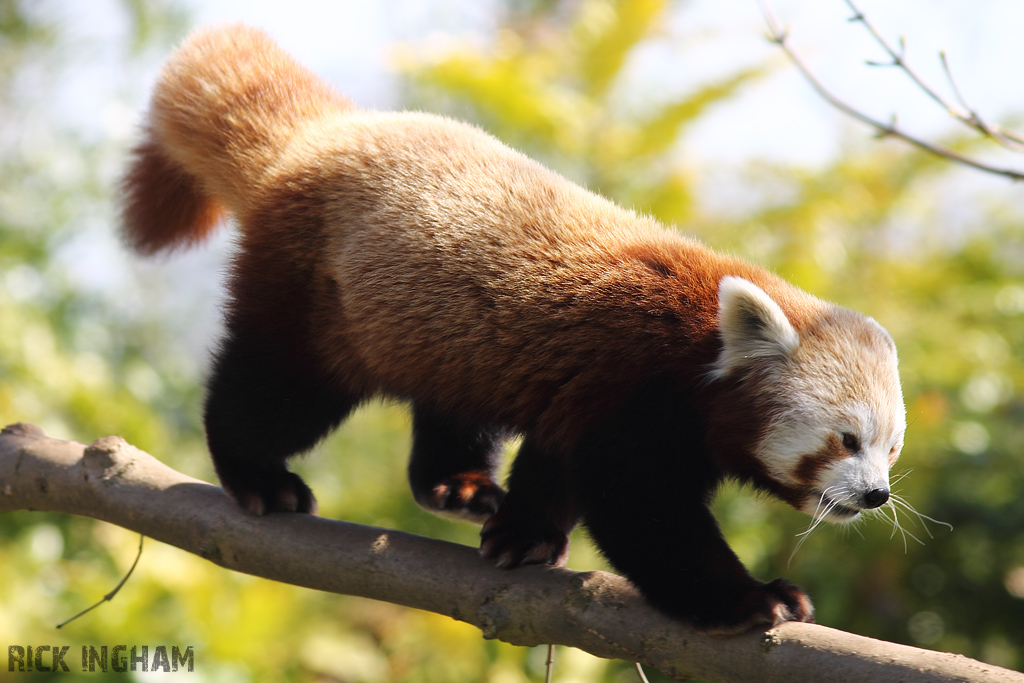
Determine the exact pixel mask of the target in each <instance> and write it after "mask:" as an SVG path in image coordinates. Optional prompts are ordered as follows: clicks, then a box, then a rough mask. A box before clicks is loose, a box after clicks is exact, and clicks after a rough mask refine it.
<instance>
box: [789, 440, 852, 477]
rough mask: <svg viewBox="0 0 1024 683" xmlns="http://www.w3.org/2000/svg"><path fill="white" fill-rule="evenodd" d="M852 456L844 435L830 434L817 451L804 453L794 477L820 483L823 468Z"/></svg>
mask: <svg viewBox="0 0 1024 683" xmlns="http://www.w3.org/2000/svg"><path fill="white" fill-rule="evenodd" d="M848 457H850V450H849V449H848V448H846V447H845V446H844V445H843V440H842V437H840V436H839V435H838V434H830V435H829V436H828V438H827V439H826V440H825V445H824V446H822V447H821V449H820V450H819V451H818V452H816V453H811V454H809V455H804V456H802V457H801V458H800V462H799V464H797V466H796V469H795V470H794V471H793V478H794V479H796V480H797V481H799V482H800V483H801V484H805V485H807V486H813V485H815V484H817V483H818V477H819V476H820V475H821V472H822V470H824V469H825V468H827V467H829V466H830V465H832V464H833V463H837V462H839V461H841V460H845V459H846V458H848Z"/></svg>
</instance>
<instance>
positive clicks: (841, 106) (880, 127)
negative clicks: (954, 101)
mask: <svg viewBox="0 0 1024 683" xmlns="http://www.w3.org/2000/svg"><path fill="white" fill-rule="evenodd" d="M760 2H761V10H762V12H763V13H764V16H765V21H766V22H767V23H768V31H769V36H768V40H770V41H771V42H773V43H775V44H776V45H778V46H779V47H781V48H782V50H783V52H785V53H786V55H787V56H788V57H789V59H790V61H792V62H793V65H794V66H796V68H797V69H798V70H799V71H800V73H801V74H803V76H804V78H805V79H806V80H807V82H808V83H810V84H811V86H812V87H813V88H814V89H815V91H817V93H818V94H819V95H821V97H822V98H823V99H824V100H825V101H826V102H828V103H829V104H831V105H832V106H833V107H835V108H836V109H838V110H839V111H841V112H843V113H844V114H846V115H847V116H850V117H852V118H855V119H857V120H858V121H861V122H862V123H866V124H867V125H869V126H871V127H872V128H874V129H875V130H876V131H877V132H878V135H879V137H894V138H899V139H900V140H903V141H905V142H909V143H910V144H912V145H914V146H915V147H918V148H919V149H922V150H924V151H926V152H928V153H930V154H934V155H936V156H939V157H942V158H944V159H948V160H950V161H953V162H956V163H958V164H963V165H965V166H970V167H971V168H975V169H977V170H979V171H984V172H986V173H992V174H995V175H1001V176H1004V177H1006V178H1009V179H1011V180H1024V172H1021V171H1017V170H1014V169H1012V168H1002V167H998V166H993V165H991V164H988V163H985V162H984V161H979V160H978V159H974V158H972V157H968V156H965V155H963V154H960V153H959V152H957V151H955V150H952V149H950V148H949V147H945V146H943V145H937V144H935V143H931V142H928V141H926V140H922V139H921V138H919V137H917V136H914V135H911V134H910V133H907V132H906V131H904V130H903V129H902V128H900V127H899V126H897V125H896V117H895V116H893V120H892V123H883V122H882V121H879V120H878V119H876V118H873V117H871V116H868V115H867V114H865V113H864V112H862V111H860V110H859V109H856V108H854V107H853V106H851V105H849V104H847V103H846V102H844V101H843V100H841V99H839V97H837V96H836V95H834V94H833V93H832V91H831V90H829V89H828V88H827V87H825V84H824V83H822V82H821V81H820V80H819V79H818V78H817V76H815V75H814V72H813V71H811V69H810V67H809V66H808V65H807V63H806V62H805V61H804V59H803V57H801V56H800V53H799V52H797V50H796V49H795V48H794V47H793V45H792V43H791V41H790V40H789V32H788V31H787V30H785V29H783V28H782V27H781V26H780V25H779V22H778V20H777V19H776V18H775V15H774V14H773V13H772V11H771V8H770V7H769V6H768V5H767V2H766V0H760ZM847 4H848V5H850V7H851V8H853V9H854V11H855V14H854V16H853V17H852V19H851V20H852V21H859V22H861V23H863V24H864V25H865V26H867V27H868V30H870V31H871V33H872V35H874V36H875V38H876V40H878V41H879V43H880V44H881V45H882V47H883V49H885V50H886V51H887V52H888V53H889V56H890V58H891V59H892V60H893V61H892V62H891V63H885V64H879V63H872V65H873V66H898V67H900V68H901V69H903V71H904V72H905V73H907V74H908V75H909V76H910V78H911V79H913V80H914V82H915V83H917V84H918V85H919V86H920V87H923V88H924V89H925V92H926V93H927V94H928V95H929V96H931V97H932V98H933V99H936V101H938V102H939V103H940V104H942V105H943V106H944V107H946V110H947V111H949V112H950V114H952V115H953V116H955V117H956V118H958V119H960V120H961V121H963V122H964V123H967V124H968V125H969V126H971V127H972V128H974V129H976V130H978V131H980V132H982V133H983V134H985V135H987V136H990V137H992V138H994V139H996V140H997V141H998V142H1000V143H1001V144H1003V146H1005V147H1009V148H1012V145H1015V144H1016V141H1015V137H1014V136H1015V135H1016V134H1014V133H1012V132H1010V131H1006V130H1005V129H1002V128H998V127H994V126H990V125H988V124H986V123H984V122H983V121H981V119H980V118H978V117H977V115H976V114H974V113H973V112H969V113H964V112H960V113H961V114H963V116H959V115H958V114H957V113H956V111H957V110H956V108H955V107H950V106H949V105H947V104H946V103H945V101H944V100H943V99H942V98H940V97H938V95H936V94H934V91H933V90H932V89H931V88H928V87H927V86H925V85H924V84H923V83H922V81H921V80H920V79H919V78H918V77H917V76H916V74H915V73H914V72H913V71H911V70H910V69H909V68H907V66H906V62H905V61H904V59H903V57H902V55H901V54H900V53H897V52H895V51H894V50H893V49H892V48H891V47H890V46H889V44H888V43H887V42H885V41H884V40H883V39H882V38H881V36H880V35H879V34H877V33H876V32H875V30H874V27H873V26H871V25H870V24H868V23H867V21H866V20H865V18H864V15H863V14H861V13H860V12H859V10H857V9H856V6H855V5H853V4H852V3H850V2H849V0H847ZM943 63H944V64H945V58H944V57H943Z"/></svg>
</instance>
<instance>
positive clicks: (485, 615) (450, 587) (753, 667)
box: [0, 424, 1024, 683]
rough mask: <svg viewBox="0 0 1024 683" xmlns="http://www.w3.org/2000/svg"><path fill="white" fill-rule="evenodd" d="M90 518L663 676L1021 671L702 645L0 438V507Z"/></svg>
mask: <svg viewBox="0 0 1024 683" xmlns="http://www.w3.org/2000/svg"><path fill="white" fill-rule="evenodd" d="M22 509H27V510H43V511H49V512H58V513H66V514H75V515H83V516H86V517H92V518H95V519H100V520H103V521H106V522H110V523H112V524H116V525H118V526H121V527H124V528H126V529H131V530H133V531H137V532H139V533H141V534H144V535H146V536H149V537H150V538H153V539H156V540H159V541H162V542H164V543H169V544H171V545H174V546H176V547H178V548H181V549H182V550H185V551H187V552H191V553H194V554H197V555H200V556H201V557H204V558H206V559H207V560H210V561H211V562H214V563H215V564H218V565H220V566H222V567H225V568H227V569H232V570H235V571H239V572H245V573H247V574H253V575H255V576H262V577H265V578H268V579H273V580H275V581H282V582H285V583H290V584H295V585H298V586H305V587H307V588H313V589H317V590H322V591H328V592H332V593H343V594H346V595H357V596H362V597H367V598H373V599H376V600H384V601H387V602H391V603H395V604H399V605H406V606H409V607H416V608H419V609H424V610H429V611H431V612H436V613H439V614H445V615H448V616H450V617H452V618H454V619H459V620H461V621H465V622H468V623H470V624H473V625H475V626H477V627H478V628H480V630H481V631H482V632H483V635H484V637H485V638H498V639H500V640H504V641H506V642H509V643H513V644H516V645H537V644H541V643H557V644H561V645H569V646H572V647H577V648H580V649H582V650H586V651H587V652H590V653H592V654H595V655H597V656H600V657H608V658H617V659H625V660H631V661H639V662H641V663H642V664H644V665H646V666H651V667H655V668H657V669H660V670H661V671H663V672H665V673H666V674H667V675H669V676H670V677H672V678H674V679H676V680H688V679H689V678H691V677H699V678H706V679H710V680H715V681H722V682H723V683H724V682H727V681H764V682H771V681H786V682H787V683H788V682H792V681H821V680H828V681H830V683H842V682H844V681H851V682H854V681H857V682H859V681H866V680H870V681H872V683H885V682H887V681H903V682H904V683H912V682H916V681H992V682H995V681H1002V682H1009V681H1016V682H1018V683H1024V674H1020V673H1016V672H1013V671H1009V670H1007V669H1001V668H999V667H995V666H991V665H988V664H984V663H982V662H978V661H975V660H972V659H968V658H967V657H963V656H960V655H953V654H949V653H942V652H933V651H929V650H922V649H918V648H913V647H908V646H905V645H896V644H893V643H887V642H883V641H878V640H873V639H870V638H864V637H862V636H857V635H853V634H850V633H845V632H843V631H837V630H835V629H830V628H826V627H824V626H818V625H814V624H798V623H787V624H783V625H782V626H780V627H778V628H775V629H772V630H771V631H768V632H767V633H748V634H745V635H743V636H739V637H733V638H715V637H710V636H706V635H704V634H701V633H699V632H697V631H694V630H693V629H692V628H689V627H688V626H687V625H686V624H682V623H679V622H676V621H674V620H671V619H668V618H666V617H664V616H662V615H660V614H658V613H657V612H654V611H653V610H652V609H651V608H650V607H648V606H647V605H646V604H645V603H644V601H643V599H642V598H641V597H640V596H639V594H638V593H637V592H636V590H635V589H634V588H633V587H632V586H631V585H630V584H629V583H628V582H627V581H626V580H625V579H622V578H621V577H618V576H615V575H614V574H609V573H607V572H601V571H594V572H574V571H570V570H567V569H553V568H540V567H526V568H522V569H518V570H514V571H503V570H499V569H495V568H494V567H492V566H490V565H489V564H488V563H486V562H483V561H482V560H480V559H479V558H478V557H477V553H476V550H475V549H472V548H467V547H465V546H460V545H455V544H452V543H446V542H443V541H437V540H432V539H427V538H423V537H419V536H414V535H411V534H406V533H402V532H399V531H392V530H388V529H379V528H375V527H368V526H362V525H358V524H350V523H347V522H341V521H335V520H329V519H322V518H318V517H312V516H309V515H290V514H274V515H268V516H266V517H262V518H257V517H253V516H250V515H247V514H244V513H243V512H241V511H240V510H239V509H238V508H237V507H236V506H235V505H234V504H233V503H232V502H231V501H230V500H229V499H228V498H227V496H226V495H225V494H224V492H223V491H222V490H221V489H220V488H219V487H217V486H213V485H211V484H208V483H206V482H203V481H199V480H197V479H192V478H190V477H188V476H185V475H183V474H181V473H179V472H176V471H174V470H172V469H171V468H169V467H167V466H166V465H164V464H162V463H161V462H159V461H158V460H156V459H155V458H153V457H152V456H150V455H148V454H146V453H143V452H142V451H140V450H138V449H136V448H134V447H133V446H130V445H129V444H127V443H125V442H124V441H123V440H122V439H120V438H118V437H106V438H103V439H100V440H98V441H96V442H95V443H93V444H92V445H91V446H84V445H82V444H79V443H75V442H73V441H60V440H57V439H51V438H49V437H47V436H46V435H45V434H43V432H42V431H41V430H40V429H38V428H37V427H34V426H32V425H24V424H19V425H12V426H10V427H7V428H6V429H4V430H3V432H2V433H0V512H8V511H12V510H22Z"/></svg>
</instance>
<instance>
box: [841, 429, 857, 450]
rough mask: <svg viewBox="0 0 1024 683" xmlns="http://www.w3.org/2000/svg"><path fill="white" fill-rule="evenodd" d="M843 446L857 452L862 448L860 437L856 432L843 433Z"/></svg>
mask: <svg viewBox="0 0 1024 683" xmlns="http://www.w3.org/2000/svg"><path fill="white" fill-rule="evenodd" d="M843 448H845V449H846V450H848V451H850V452H851V453H856V452H857V451H859V450H860V439H858V438H857V435H856V434H850V433H849V432H844V433H843Z"/></svg>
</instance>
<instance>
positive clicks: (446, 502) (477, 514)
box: [416, 472, 505, 524]
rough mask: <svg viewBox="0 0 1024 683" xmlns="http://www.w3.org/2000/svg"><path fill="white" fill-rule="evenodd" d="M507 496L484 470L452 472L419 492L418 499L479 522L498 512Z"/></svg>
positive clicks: (430, 506) (430, 507)
mask: <svg viewBox="0 0 1024 683" xmlns="http://www.w3.org/2000/svg"><path fill="white" fill-rule="evenodd" d="M504 498H505V490H504V489H502V488H501V487H500V486H498V484H496V483H495V482H494V480H493V479H492V478H491V476H490V475H489V474H486V473H480V472H463V473H460V474H455V475H452V476H450V477H447V478H446V479H444V480H442V481H441V482H440V483H438V484H436V485H435V486H434V487H433V488H431V489H430V490H429V491H427V492H425V493H417V495H416V501H417V502H418V503H419V504H420V505H422V506H423V507H424V508H426V509H427V510H430V511H431V512H436V513H438V514H442V515H450V516H452V517H457V518H459V519H466V520H469V521H471V522H476V523H477V524H480V523H483V522H484V521H486V520H487V519H489V518H490V517H491V516H492V515H493V514H494V513H495V512H497V511H498V506H499V505H501V501H502V500H503V499H504Z"/></svg>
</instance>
